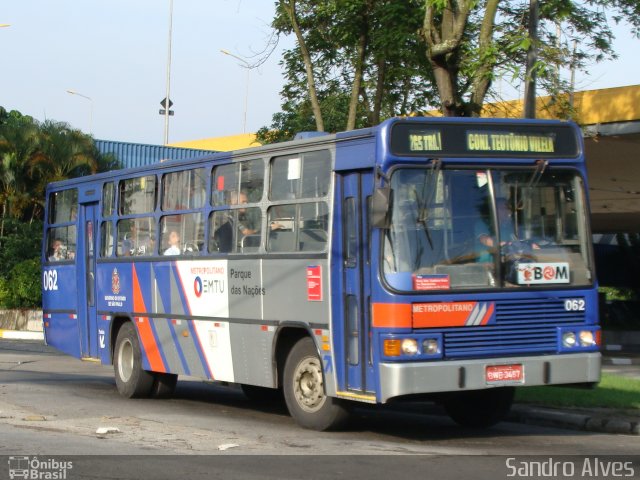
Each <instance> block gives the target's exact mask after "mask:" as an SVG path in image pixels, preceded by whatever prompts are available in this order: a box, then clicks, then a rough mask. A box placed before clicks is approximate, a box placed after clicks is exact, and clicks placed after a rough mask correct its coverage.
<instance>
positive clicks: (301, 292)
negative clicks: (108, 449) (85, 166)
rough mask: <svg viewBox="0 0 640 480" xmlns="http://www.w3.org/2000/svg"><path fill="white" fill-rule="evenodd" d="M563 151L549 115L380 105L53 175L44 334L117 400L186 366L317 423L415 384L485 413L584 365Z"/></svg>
mask: <svg viewBox="0 0 640 480" xmlns="http://www.w3.org/2000/svg"><path fill="white" fill-rule="evenodd" d="M583 152H584V149H583V144H582V137H581V132H580V130H579V128H578V127H577V126H576V125H574V124H572V123H569V122H559V121H540V120H496V119H492V120H489V119H460V118H441V119H435V118H403V119H400V118H395V119H390V120H387V121H385V122H383V123H382V124H380V125H379V126H377V127H374V128H368V129H363V130H355V131H350V132H345V133H338V134H332V135H325V136H314V137H311V138H306V139H300V140H294V141H291V142H287V143H281V144H275V145H267V146H263V147H258V148H252V149H246V150H241V151H236V152H224V153H216V154H212V155H210V156H206V157H203V158H199V159H195V160H193V159H190V160H185V161H173V162H165V163H161V164H158V165H155V166H153V167H145V168H136V169H126V170H119V171H113V172H108V173H102V174H98V175H93V176H87V177H82V178H76V179H72V180H67V181H63V182H57V183H52V184H50V185H49V186H48V189H47V198H46V212H47V213H46V219H45V226H44V241H43V248H42V261H43V290H44V292H43V313H44V322H45V335H46V341H47V342H48V344H50V345H52V346H54V347H56V348H58V349H59V350H61V351H63V352H66V353H68V354H70V355H72V356H75V357H78V358H82V359H95V360H97V361H100V362H101V363H103V364H112V365H113V367H114V371H115V380H116V386H117V389H118V391H119V392H120V393H121V394H122V395H124V396H125V397H166V396H169V395H171V393H172V392H173V390H174V388H175V386H176V381H177V379H178V376H179V375H188V376H196V377H201V378H203V379H206V380H213V381H220V382H228V383H233V384H238V385H241V386H242V388H243V390H244V391H245V393H246V394H247V395H248V396H251V397H260V396H263V397H264V398H268V397H269V394H273V393H274V392H275V391H277V390H280V391H281V392H282V393H283V395H284V399H285V401H286V404H287V407H288V409H289V411H290V413H291V415H292V416H293V417H294V418H295V420H296V421H297V422H298V423H299V424H300V425H302V426H304V427H307V428H313V429H318V430H324V429H331V428H337V427H339V426H340V425H342V424H343V423H344V421H345V420H346V419H347V417H348V411H349V407H350V406H352V405H354V404H355V403H356V402H366V403H375V404H383V403H387V402H391V401H402V400H407V399H413V400H415V399H419V398H423V397H424V398H431V399H434V400H436V401H438V402H441V403H442V404H443V405H444V407H445V409H446V411H447V412H448V413H449V415H450V416H451V417H452V418H453V419H454V420H455V421H456V422H458V423H460V424H462V425H470V426H478V427H481V426H488V425H491V424H494V423H496V422H497V421H499V420H500V419H502V418H503V417H504V415H505V414H506V413H507V411H508V410H509V408H510V406H511V403H512V401H513V395H514V390H515V387H518V386H529V385H562V384H564V385H568V384H576V385H578V384H580V385H589V384H594V383H596V382H598V381H599V377H600V353H599V343H600V329H599V326H598V318H597V311H598V308H597V292H596V289H597V285H596V280H595V276H594V262H593V253H592V247H591V242H590V238H591V234H590V228H589V211H588V189H587V185H586V182H587V180H586V171H585V162H584V157H583Z"/></svg>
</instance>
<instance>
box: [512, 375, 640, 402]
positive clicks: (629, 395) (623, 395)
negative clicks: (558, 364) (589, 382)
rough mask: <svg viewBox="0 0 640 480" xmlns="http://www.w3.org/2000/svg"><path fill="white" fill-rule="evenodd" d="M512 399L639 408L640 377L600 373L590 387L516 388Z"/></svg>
mask: <svg viewBox="0 0 640 480" xmlns="http://www.w3.org/2000/svg"><path fill="white" fill-rule="evenodd" d="M516 402H522V403H534V404H538V405H543V406H549V407H577V408H620V409H634V410H637V409H640V380H636V379H634V378H628V377H621V376H619V375H609V374H603V375H602V380H601V382H600V384H599V385H598V386H597V387H596V388H595V389H594V390H578V389H575V388H566V387H555V386H554V387H523V388H518V389H516Z"/></svg>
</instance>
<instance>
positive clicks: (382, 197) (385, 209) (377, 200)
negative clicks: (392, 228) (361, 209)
mask: <svg viewBox="0 0 640 480" xmlns="http://www.w3.org/2000/svg"><path fill="white" fill-rule="evenodd" d="M389 198H391V188H390V187H388V186H385V187H378V188H376V189H375V190H374V191H373V199H372V201H371V221H370V224H371V226H372V227H374V228H389Z"/></svg>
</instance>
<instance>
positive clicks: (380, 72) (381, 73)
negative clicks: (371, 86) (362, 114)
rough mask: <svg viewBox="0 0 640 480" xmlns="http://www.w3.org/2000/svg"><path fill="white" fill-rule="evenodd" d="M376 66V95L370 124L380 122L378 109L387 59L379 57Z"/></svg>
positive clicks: (379, 108) (380, 103)
mask: <svg viewBox="0 0 640 480" xmlns="http://www.w3.org/2000/svg"><path fill="white" fill-rule="evenodd" d="M377 67H378V78H377V79H376V96H375V98H374V99H373V112H372V116H371V125H372V126H373V125H378V124H379V123H380V111H381V110H382V98H383V97H384V86H385V79H386V76H387V61H386V60H385V59H384V58H379V59H378V62H377Z"/></svg>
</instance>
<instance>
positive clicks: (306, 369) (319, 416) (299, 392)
mask: <svg viewBox="0 0 640 480" xmlns="http://www.w3.org/2000/svg"><path fill="white" fill-rule="evenodd" d="M283 392H284V399H285V402H286V404H287V409H288V410H289V413H290V414H291V416H292V417H293V418H294V420H295V421H296V422H297V423H298V424H299V425H300V426H302V427H304V428H309V429H312V430H319V431H324V430H335V429H338V428H340V427H342V426H343V425H344V424H345V423H346V422H347V420H348V417H349V412H348V410H347V408H346V407H345V405H344V402H341V401H340V400H339V399H337V398H332V397H328V396H326V395H325V391H324V375H323V371H322V362H321V360H320V358H319V357H318V353H317V351H316V348H315V345H314V343H313V340H311V338H309V337H305V338H302V339H300V340H298V342H297V343H296V344H295V345H294V346H293V348H292V349H291V351H290V352H289V355H288V356H287V360H286V362H285V366H284V375H283Z"/></svg>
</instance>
